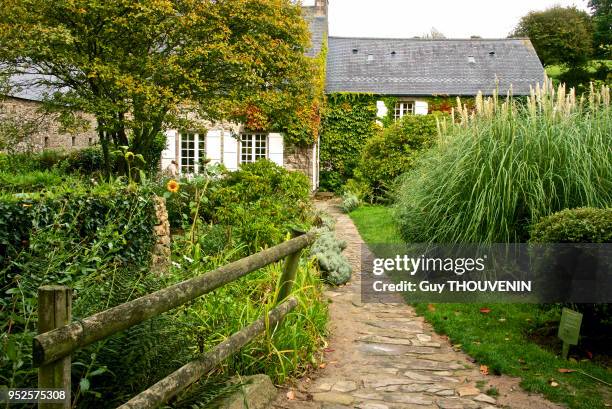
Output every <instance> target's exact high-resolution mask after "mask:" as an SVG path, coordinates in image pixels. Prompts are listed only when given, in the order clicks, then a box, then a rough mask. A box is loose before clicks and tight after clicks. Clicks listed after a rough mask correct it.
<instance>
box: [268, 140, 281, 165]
mask: <svg viewBox="0 0 612 409" xmlns="http://www.w3.org/2000/svg"><path fill="white" fill-rule="evenodd" d="M268 144H269V146H268V159H270V160H271V161H272V162H274V163H276V164H277V165H278V166H283V165H284V163H283V160H284V158H283V155H284V152H285V144H284V141H283V135H281V134H279V133H271V134H270V135H268Z"/></svg>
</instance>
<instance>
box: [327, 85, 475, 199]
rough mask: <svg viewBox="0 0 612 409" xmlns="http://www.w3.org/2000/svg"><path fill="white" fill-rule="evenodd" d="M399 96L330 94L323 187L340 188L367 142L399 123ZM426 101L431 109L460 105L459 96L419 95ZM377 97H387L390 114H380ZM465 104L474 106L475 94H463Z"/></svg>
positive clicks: (447, 111)
mask: <svg viewBox="0 0 612 409" xmlns="http://www.w3.org/2000/svg"><path fill="white" fill-rule="evenodd" d="M400 99H401V98H400V97H396V96H380V95H373V94H355V93H336V94H331V95H329V96H328V98H327V105H326V108H325V112H324V115H323V119H322V123H321V157H320V160H321V189H322V190H330V191H335V192H337V191H340V190H341V189H342V186H343V185H344V184H345V183H346V181H347V180H348V179H351V178H353V176H354V172H355V169H356V167H357V164H358V162H359V158H360V156H361V151H362V149H363V147H364V145H365V144H366V142H367V141H368V140H369V139H370V138H371V137H372V136H374V135H377V134H378V133H379V132H378V131H379V130H380V129H381V127H380V125H381V124H382V127H383V128H385V129H386V128H389V127H391V126H392V125H393V124H394V123H395V119H394V112H395V105H396V103H397V102H398V101H400ZM407 99H416V100H419V101H426V102H427V104H428V108H429V109H428V113H429V114H435V113H445V114H450V113H451V112H452V111H453V108H455V109H456V107H457V103H458V102H457V97H456V96H447V95H446V96H439V95H434V96H430V97H415V98H407ZM377 101H383V103H384V104H385V106H386V108H387V114H386V115H385V116H384V117H383V118H378V117H377V114H378V109H377V105H376V103H377ZM461 104H462V105H466V106H467V107H468V109H473V107H474V97H461Z"/></svg>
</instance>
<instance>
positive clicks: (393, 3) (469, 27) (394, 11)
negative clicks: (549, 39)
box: [302, 0, 588, 38]
mask: <svg viewBox="0 0 612 409" xmlns="http://www.w3.org/2000/svg"><path fill="white" fill-rule="evenodd" d="M302 3H303V4H304V5H313V4H314V0H303V1H302ZM587 3H588V1H587V0H463V1H461V0H329V34H330V35H332V36H338V37H340V36H345V37H360V36H361V37H386V38H389V37H391V38H392V37H399V38H409V37H414V36H422V35H423V34H425V33H429V32H431V29H432V27H435V29H436V30H437V31H439V32H441V33H442V34H444V35H445V36H446V37H447V38H469V37H470V36H472V35H477V36H481V37H483V38H505V37H507V36H508V34H509V33H510V32H511V31H512V30H513V29H514V27H515V26H516V24H517V23H518V21H519V20H520V18H521V17H522V16H524V15H525V14H527V13H528V12H529V11H532V10H544V9H546V8H548V7H551V6H554V5H556V4H559V5H561V6H564V7H565V6H576V7H578V8H579V9H582V10H587V11H588V8H587Z"/></svg>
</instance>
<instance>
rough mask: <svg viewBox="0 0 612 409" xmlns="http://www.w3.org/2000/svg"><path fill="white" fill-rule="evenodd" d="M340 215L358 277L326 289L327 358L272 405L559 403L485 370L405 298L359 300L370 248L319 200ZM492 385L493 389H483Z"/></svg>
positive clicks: (436, 408)
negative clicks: (363, 264) (494, 392)
mask: <svg viewBox="0 0 612 409" xmlns="http://www.w3.org/2000/svg"><path fill="white" fill-rule="evenodd" d="M316 205H317V207H318V208H319V209H321V210H324V211H326V212H327V213H329V214H330V215H331V216H333V217H334V218H335V219H336V235H337V236H338V238H339V239H341V240H345V241H346V242H347V243H348V247H347V249H346V250H345V252H344V254H345V255H346V256H347V258H348V259H349V261H350V263H351V265H352V266H353V270H354V272H353V278H352V280H351V282H350V283H349V284H348V285H346V286H343V287H339V288H331V289H329V290H328V291H326V294H325V295H326V297H328V298H329V300H330V305H329V307H330V332H331V335H330V338H329V347H328V348H327V349H326V352H325V364H323V365H321V368H320V369H318V370H317V371H315V372H314V373H311V374H309V376H307V377H305V378H303V379H301V380H300V381H299V382H297V383H296V384H295V385H294V386H291V387H284V388H282V390H281V392H280V393H279V397H278V399H277V400H276V401H275V402H274V404H273V405H272V407H273V408H275V409H343V408H359V409H399V408H401V409H464V408H465V409H467V408H470V409H493V408H496V407H509V408H514V409H522V408H525V409H557V408H560V407H559V406H557V405H554V404H552V403H550V402H548V401H546V400H544V399H543V398H541V397H540V396H537V395H528V394H527V393H526V392H524V391H522V390H521V388H520V387H519V386H518V380H516V379H512V378H508V377H505V376H491V375H489V376H487V375H484V374H482V373H481V372H480V370H479V367H478V366H477V365H475V364H474V363H473V360H471V359H470V358H469V357H468V356H467V355H465V354H463V353H461V352H459V351H457V350H455V349H453V347H452V345H451V344H450V343H449V341H448V339H447V338H445V337H443V336H440V335H437V334H436V333H435V332H434V331H433V329H432V328H431V326H430V325H429V324H428V323H426V322H425V321H424V319H423V318H422V317H419V316H417V315H416V313H415V311H414V309H413V308H412V307H411V306H408V305H406V303H405V302H403V300H402V299H401V298H398V300H397V303H394V304H363V303H361V301H360V285H361V280H360V264H361V256H362V254H361V252H362V248H363V251H367V252H368V254H366V255H365V256H371V253H369V251H368V249H367V247H365V246H363V240H362V239H361V236H360V235H359V232H358V231H357V228H356V227H355V225H354V224H353V222H352V220H351V219H350V218H349V217H348V216H347V215H346V214H343V213H342V212H341V211H340V209H339V207H338V202H337V201H336V200H329V201H317V202H316ZM492 388H495V389H496V390H497V391H498V392H499V395H498V396H496V397H491V396H489V395H487V394H485V393H484V392H483V391H486V390H490V389H492Z"/></svg>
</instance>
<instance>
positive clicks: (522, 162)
mask: <svg viewBox="0 0 612 409" xmlns="http://www.w3.org/2000/svg"><path fill="white" fill-rule="evenodd" d="M455 112H457V115H456V116H455V117H454V121H453V122H452V123H450V124H446V125H445V126H440V127H439V129H440V130H441V135H440V143H439V144H438V145H437V146H436V147H435V148H433V149H431V150H430V151H429V152H428V153H426V154H425V155H424V156H423V157H422V158H421V161H420V162H419V164H418V165H417V166H416V168H415V169H414V170H413V171H411V172H409V173H407V174H405V175H404V176H403V181H402V183H401V187H400V188H399V190H398V192H396V193H397V194H396V202H397V204H396V218H397V220H398V223H399V226H400V228H401V232H402V235H403V238H404V239H405V240H406V241H412V242H438V243H440V242H472V243H478V242H513V241H514V242H520V241H524V240H526V239H527V238H528V231H529V226H530V224H531V223H532V222H534V221H535V220H538V219H539V218H540V217H542V216H545V215H548V214H551V213H554V212H556V211H559V210H563V209H565V208H575V207H583V206H590V207H604V208H605V207H610V206H612V113H611V110H610V89H609V87H606V86H602V87H601V88H599V89H595V87H593V86H592V87H591V92H590V93H589V95H587V97H586V98H582V97H581V98H580V99H578V100H577V98H576V94H575V91H574V90H573V89H571V90H570V91H569V92H566V89H565V87H564V86H560V87H558V88H557V89H555V88H554V87H553V84H552V82H551V81H549V80H548V79H546V80H545V81H544V83H543V84H542V85H539V84H538V85H536V86H535V88H533V89H532V90H531V92H530V95H529V96H528V97H527V99H526V101H524V102H523V101H521V100H518V99H516V98H512V97H511V96H509V97H508V98H505V100H503V101H500V100H498V98H497V95H496V94H493V96H491V97H488V98H485V99H482V100H481V96H480V95H479V96H477V97H476V110H475V111H474V112H473V113H469V112H468V110H467V107H465V105H463V104H462V103H461V100H460V99H458V100H457V107H456V110H455Z"/></svg>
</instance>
